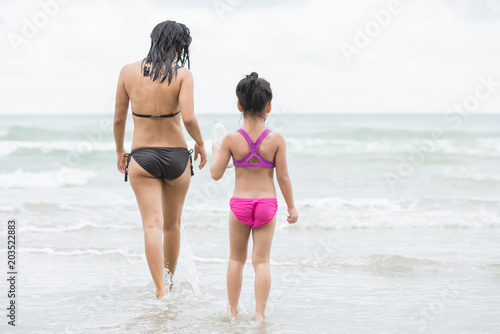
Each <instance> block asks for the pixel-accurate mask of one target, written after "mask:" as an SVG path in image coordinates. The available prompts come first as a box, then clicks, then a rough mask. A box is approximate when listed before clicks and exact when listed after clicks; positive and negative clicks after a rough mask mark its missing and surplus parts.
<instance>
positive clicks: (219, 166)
mask: <svg viewBox="0 0 500 334" xmlns="http://www.w3.org/2000/svg"><path fill="white" fill-rule="evenodd" d="M232 135H233V134H232V133H230V134H228V135H226V136H225V137H224V139H222V143H221V144H220V145H218V144H216V143H213V144H212V152H213V157H212V163H211V164H210V175H212V179H214V180H215V181H217V180H220V178H221V177H222V175H224V172H225V171H226V168H227V165H228V163H229V159H231V145H230V143H231V137H232Z"/></svg>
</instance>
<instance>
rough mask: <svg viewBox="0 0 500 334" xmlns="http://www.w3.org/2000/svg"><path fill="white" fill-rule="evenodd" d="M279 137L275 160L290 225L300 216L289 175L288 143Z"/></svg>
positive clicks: (277, 176)
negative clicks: (287, 160)
mask: <svg viewBox="0 0 500 334" xmlns="http://www.w3.org/2000/svg"><path fill="white" fill-rule="evenodd" d="M276 135H278V150H277V151H276V157H275V159H274V161H275V165H276V178H277V179H278V184H279V186H280V189H281V193H282V194H283V197H284V198H285V202H286V205H287V207H288V214H289V216H288V218H287V221H288V222H289V223H290V224H295V223H296V222H297V219H298V218H299V214H298V213H297V210H296V209H295V203H294V201H293V192H292V181H291V180H290V176H289V175H288V167H287V163H286V143H285V138H283V136H282V135H281V134H279V133H276Z"/></svg>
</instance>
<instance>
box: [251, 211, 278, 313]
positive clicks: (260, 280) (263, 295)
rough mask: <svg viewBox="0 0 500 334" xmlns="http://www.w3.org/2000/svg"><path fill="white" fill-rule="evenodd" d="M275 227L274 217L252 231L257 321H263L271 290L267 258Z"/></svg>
mask: <svg viewBox="0 0 500 334" xmlns="http://www.w3.org/2000/svg"><path fill="white" fill-rule="evenodd" d="M275 226H276V217H274V218H273V220H271V221H270V222H269V223H267V224H265V225H263V226H261V227H259V228H256V229H254V230H253V231H252V240H253V251H252V264H253V268H254V270H255V313H254V316H253V319H254V320H257V321H262V320H264V312H265V310H266V303H267V298H268V297H269V290H270V289H271V268H270V265H269V257H270V254H271V243H272V241H273V235H274V227H275Z"/></svg>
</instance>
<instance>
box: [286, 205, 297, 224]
mask: <svg viewBox="0 0 500 334" xmlns="http://www.w3.org/2000/svg"><path fill="white" fill-rule="evenodd" d="M297 219H299V214H298V213H297V210H295V208H288V218H287V219H286V220H287V221H288V223H289V224H295V223H296V222H297Z"/></svg>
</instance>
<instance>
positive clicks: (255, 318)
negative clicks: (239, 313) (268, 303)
mask: <svg viewBox="0 0 500 334" xmlns="http://www.w3.org/2000/svg"><path fill="white" fill-rule="evenodd" d="M265 318H266V317H265V316H264V313H260V312H257V311H255V313H254V314H253V317H252V320H253V321H257V322H262V321H264V319H265Z"/></svg>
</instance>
